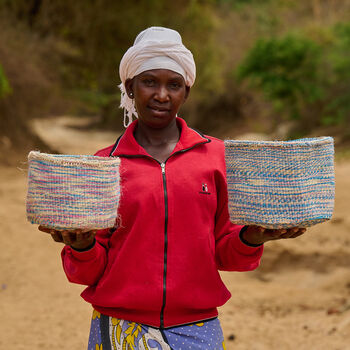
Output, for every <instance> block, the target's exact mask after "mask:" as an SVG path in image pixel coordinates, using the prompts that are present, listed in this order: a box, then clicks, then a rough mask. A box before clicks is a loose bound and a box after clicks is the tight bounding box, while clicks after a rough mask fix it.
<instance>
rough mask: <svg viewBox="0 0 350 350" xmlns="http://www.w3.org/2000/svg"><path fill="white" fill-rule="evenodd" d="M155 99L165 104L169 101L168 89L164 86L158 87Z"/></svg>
mask: <svg viewBox="0 0 350 350" xmlns="http://www.w3.org/2000/svg"><path fill="white" fill-rule="evenodd" d="M155 98H156V99H157V100H158V101H160V102H166V101H168V100H169V94H168V89H167V88H166V87H165V86H160V87H159V89H158V90H157V93H156V95H155Z"/></svg>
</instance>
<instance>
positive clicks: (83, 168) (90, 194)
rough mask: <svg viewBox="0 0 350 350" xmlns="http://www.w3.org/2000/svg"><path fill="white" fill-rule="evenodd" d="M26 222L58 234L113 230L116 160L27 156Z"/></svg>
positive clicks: (117, 180)
mask: <svg viewBox="0 0 350 350" xmlns="http://www.w3.org/2000/svg"><path fill="white" fill-rule="evenodd" d="M28 161H29V172H28V193H27V218H28V220H29V221H30V222H31V223H33V224H40V225H44V226H47V227H52V228H55V229H58V230H63V229H101V228H108V227H113V226H114V224H115V220H116V217H117V210H118V204H119V198H120V176H119V165H120V160H119V158H105V157H95V156H80V155H56V154H46V153H40V152H34V151H32V152H30V153H29V155H28Z"/></svg>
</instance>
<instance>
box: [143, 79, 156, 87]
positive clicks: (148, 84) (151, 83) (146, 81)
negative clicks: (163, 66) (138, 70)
mask: <svg viewBox="0 0 350 350" xmlns="http://www.w3.org/2000/svg"><path fill="white" fill-rule="evenodd" d="M143 82H144V83H145V85H147V86H153V85H154V80H153V79H145V80H144V81H143Z"/></svg>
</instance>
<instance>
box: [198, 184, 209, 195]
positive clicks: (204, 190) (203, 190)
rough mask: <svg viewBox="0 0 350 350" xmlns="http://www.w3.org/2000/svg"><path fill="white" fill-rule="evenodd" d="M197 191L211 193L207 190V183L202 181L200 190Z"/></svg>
mask: <svg viewBox="0 0 350 350" xmlns="http://www.w3.org/2000/svg"><path fill="white" fill-rule="evenodd" d="M199 193H201V194H211V193H210V192H209V190H208V185H207V184H204V183H202V191H199Z"/></svg>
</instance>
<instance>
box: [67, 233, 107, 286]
mask: <svg viewBox="0 0 350 350" xmlns="http://www.w3.org/2000/svg"><path fill="white" fill-rule="evenodd" d="M110 235H111V233H110V230H109V229H105V230H99V231H97V234H96V241H95V244H94V246H93V247H92V248H91V249H89V250H86V251H77V250H75V249H72V248H71V247H70V246H67V245H66V246H65V247H64V248H63V250H62V253H61V257H62V264H63V269H64V272H65V273H66V276H67V278H68V280H69V281H70V282H72V283H78V284H83V285H87V286H92V285H94V284H96V283H97V282H98V280H99V279H100V278H101V276H102V275H103V272H104V270H105V268H106V264H107V252H108V242H109V237H110Z"/></svg>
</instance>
